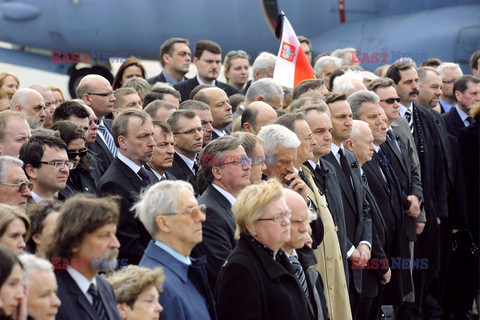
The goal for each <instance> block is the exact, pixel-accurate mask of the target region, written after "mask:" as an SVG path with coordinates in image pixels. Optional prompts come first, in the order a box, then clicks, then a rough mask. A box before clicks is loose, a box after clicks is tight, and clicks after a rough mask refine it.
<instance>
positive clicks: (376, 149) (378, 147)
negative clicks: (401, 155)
mask: <svg viewBox="0 0 480 320" xmlns="http://www.w3.org/2000/svg"><path fill="white" fill-rule="evenodd" d="M373 146H374V147H375V152H376V153H378V150H379V149H380V146H377V145H376V144H375V143H374V144H373Z"/></svg>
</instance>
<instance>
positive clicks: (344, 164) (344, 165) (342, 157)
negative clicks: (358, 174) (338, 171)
mask: <svg viewBox="0 0 480 320" xmlns="http://www.w3.org/2000/svg"><path fill="white" fill-rule="evenodd" d="M338 154H339V155H340V166H341V167H342V171H343V174H345V178H347V181H348V183H349V184H350V186H351V187H352V191H353V185H352V173H351V172H350V168H349V166H348V162H347V157H345V153H344V151H343V149H342V148H340V149H339V150H338Z"/></svg>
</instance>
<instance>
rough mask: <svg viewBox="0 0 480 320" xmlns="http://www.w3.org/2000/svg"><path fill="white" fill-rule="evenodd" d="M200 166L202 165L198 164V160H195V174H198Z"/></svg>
mask: <svg viewBox="0 0 480 320" xmlns="http://www.w3.org/2000/svg"><path fill="white" fill-rule="evenodd" d="M199 168H200V166H199V165H198V162H197V160H194V161H193V171H194V172H195V175H197V173H198V169H199Z"/></svg>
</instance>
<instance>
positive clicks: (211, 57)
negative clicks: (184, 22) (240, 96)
mask: <svg viewBox="0 0 480 320" xmlns="http://www.w3.org/2000/svg"><path fill="white" fill-rule="evenodd" d="M193 63H194V64H195V66H196V67H197V71H198V74H197V76H196V77H194V78H192V79H189V80H186V81H182V82H180V83H177V84H175V85H174V86H173V87H174V88H175V89H177V90H178V91H179V92H180V94H181V95H182V101H185V100H188V99H189V97H190V92H191V91H192V90H193V88H195V87H196V86H198V85H200V84H211V85H214V86H217V87H219V88H220V89H222V90H224V91H225V93H226V94H227V96H229V97H230V96H231V95H233V94H235V93H239V92H238V90H237V89H235V88H234V87H232V86H230V85H228V84H226V83H223V82H220V81H218V80H217V77H218V74H219V73H220V68H221V66H222V49H221V48H220V46H219V45H218V44H217V43H215V42H213V41H210V40H201V41H199V42H197V43H196V44H195V49H194V51H193Z"/></svg>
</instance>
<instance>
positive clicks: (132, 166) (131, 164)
mask: <svg viewBox="0 0 480 320" xmlns="http://www.w3.org/2000/svg"><path fill="white" fill-rule="evenodd" d="M117 158H118V160H120V161H122V162H123V163H125V164H126V165H127V167H129V168H130V169H132V171H133V172H135V173H136V174H137V176H138V177H139V178H140V179H142V177H140V176H139V175H138V171H139V170H140V168H143V167H142V166H139V165H138V164H136V163H135V162H133V161H132V160H130V159H128V158H127V157H125V156H124V155H123V154H121V153H120V152H119V153H117Z"/></svg>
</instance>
